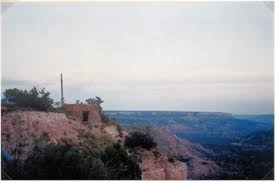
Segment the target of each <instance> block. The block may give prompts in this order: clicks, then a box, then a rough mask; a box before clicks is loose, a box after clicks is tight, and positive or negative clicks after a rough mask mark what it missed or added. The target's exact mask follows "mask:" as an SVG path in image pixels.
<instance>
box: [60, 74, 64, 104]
mask: <svg viewBox="0 0 276 182" xmlns="http://www.w3.org/2000/svg"><path fill="white" fill-rule="evenodd" d="M60 84H61V107H62V106H63V104H64V98H63V79H62V73H61V74H60Z"/></svg>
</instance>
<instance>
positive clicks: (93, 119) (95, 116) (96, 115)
mask: <svg viewBox="0 0 276 182" xmlns="http://www.w3.org/2000/svg"><path fill="white" fill-rule="evenodd" d="M63 110H64V111H65V113H66V114H67V115H68V116H69V117H72V118H74V119H77V120H79V121H80V122H84V123H88V124H92V125H97V124H101V123H102V118H101V114H100V109H99V107H98V106H97V105H96V104H64V105H63ZM84 112H88V120H87V121H83V117H84Z"/></svg>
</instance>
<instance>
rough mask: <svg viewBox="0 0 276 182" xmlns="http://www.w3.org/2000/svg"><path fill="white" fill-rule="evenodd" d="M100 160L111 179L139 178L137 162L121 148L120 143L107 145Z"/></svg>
mask: <svg viewBox="0 0 276 182" xmlns="http://www.w3.org/2000/svg"><path fill="white" fill-rule="evenodd" d="M102 160H103V161H104V163H105V166H106V167H107V169H108V176H109V179H111V180H115V179H117V180H138V179H141V170H140V168H139V165H138V164H137V162H136V161H135V160H134V159H133V158H132V157H130V156H128V155H127V152H126V151H125V150H124V149H123V147H122V146H121V145H120V144H114V145H113V146H111V147H107V148H106V150H105V152H104V154H103V156H102Z"/></svg>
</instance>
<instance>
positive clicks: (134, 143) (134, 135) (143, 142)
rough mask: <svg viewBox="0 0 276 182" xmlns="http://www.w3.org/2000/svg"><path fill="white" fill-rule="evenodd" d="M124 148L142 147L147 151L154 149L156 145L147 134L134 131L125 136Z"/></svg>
mask: <svg viewBox="0 0 276 182" xmlns="http://www.w3.org/2000/svg"><path fill="white" fill-rule="evenodd" d="M125 146H126V147H128V148H135V147H142V148H145V149H147V150H149V149H152V148H154V147H156V146H157V143H156V142H154V140H153V138H152V137H151V136H150V135H149V134H147V133H143V132H140V131H134V132H131V133H130V135H129V136H127V138H126V140H125Z"/></svg>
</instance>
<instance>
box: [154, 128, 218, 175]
mask: <svg viewBox="0 0 276 182" xmlns="http://www.w3.org/2000/svg"><path fill="white" fill-rule="evenodd" d="M150 133H151V134H152V136H153V137H154V140H155V141H156V142H157V143H158V149H159V150H160V151H161V152H163V153H164V154H167V155H169V156H181V157H183V158H184V159H186V160H187V161H186V163H187V166H188V179H200V178H201V177H202V176H207V175H212V174H215V173H216V171H217V170H218V169H219V166H218V165H217V164H216V163H215V162H214V161H212V160H209V159H208V158H207V157H205V155H213V154H212V151H209V150H207V149H206V148H204V147H203V146H201V145H200V144H194V143H190V142H189V141H187V140H184V139H181V138H179V137H177V136H176V135H175V134H173V133H172V132H171V131H169V130H168V129H166V128H152V129H151V131H150Z"/></svg>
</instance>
